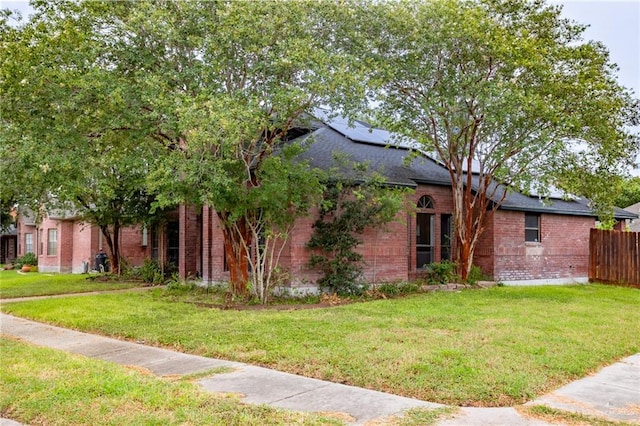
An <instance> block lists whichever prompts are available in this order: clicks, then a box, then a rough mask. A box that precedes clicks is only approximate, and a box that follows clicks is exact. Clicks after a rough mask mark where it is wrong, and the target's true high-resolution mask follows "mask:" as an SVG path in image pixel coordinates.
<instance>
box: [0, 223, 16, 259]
mask: <svg viewBox="0 0 640 426" xmlns="http://www.w3.org/2000/svg"><path fill="white" fill-rule="evenodd" d="M17 254H18V232H17V231H16V228H15V226H13V225H11V226H10V227H9V229H6V230H4V231H0V263H3V264H4V263H10V262H12V261H13V260H15V258H16V257H17Z"/></svg>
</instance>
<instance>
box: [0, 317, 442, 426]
mask: <svg viewBox="0 0 640 426" xmlns="http://www.w3.org/2000/svg"><path fill="white" fill-rule="evenodd" d="M0 332H1V333H2V334H6V335H10V336H13V337H18V338H20V339H22V340H24V341H26V342H29V343H33V344H35V345H39V346H46V347H50V348H54V349H59V350H63V351H66V352H71V353H74V354H79V355H84V356H89V357H92V358H98V359H102V360H105V361H110V362H114V363H117V364H122V365H132V366H138V367H142V368H145V369H147V370H149V371H151V372H153V373H155V374H157V375H159V376H165V375H174V374H192V373H202V372H206V371H208V370H212V369H215V368H219V367H229V368H231V369H233V371H232V372H230V373H222V374H215V375H213V376H211V377H208V378H206V379H202V380H200V382H199V383H200V384H201V385H202V387H203V388H204V389H205V390H208V391H211V392H232V393H239V394H242V395H243V396H244V401H246V402H248V403H256V404H268V405H272V406H276V407H280V408H286V409H289V410H296V411H312V412H320V411H326V412H334V413H343V414H345V415H346V416H345V417H347V418H351V419H353V421H352V422H350V423H351V424H354V425H360V424H366V423H368V422H371V421H374V420H377V419H383V418H386V417H389V416H394V415H400V414H402V413H403V412H404V411H406V410H408V409H411V408H415V407H423V408H439V407H443V405H441V404H434V403H430V402H426V401H420V400H417V399H411V398H405V397H402V396H397V395H391V394H388V393H383V392H377V391H373V390H369V389H362V388H357V387H354V386H347V385H342V384H338V383H331V382H326V381H322V380H317V379H311V378H307V377H302V376H297V375H294V374H289V373H283V372H279V371H275V370H269V369H267V368H262V367H256V366H251V365H247V364H243V363H239V362H233V361H224V360H217V359H213V358H206V357H201V356H195V355H188V354H183V353H180V352H175V351H171V350H167V349H161V348H156V347H151V346H145V345H141V344H138V343H132V342H126V341H122V340H117V339H112V338H108V337H102V336H96V335H92V334H87V333H82V332H78V331H74V330H69V329H65V328H61V327H55V326H52V325H47V324H42V323H38V322H35V321H29V320H26V319H23V318H18V317H14V316H11V315H7V314H2V313H0ZM0 425H2V423H0Z"/></svg>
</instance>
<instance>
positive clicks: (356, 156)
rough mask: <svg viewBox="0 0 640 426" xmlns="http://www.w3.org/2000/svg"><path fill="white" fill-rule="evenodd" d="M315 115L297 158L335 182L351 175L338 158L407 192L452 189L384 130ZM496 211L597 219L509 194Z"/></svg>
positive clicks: (434, 167)
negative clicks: (333, 176)
mask: <svg viewBox="0 0 640 426" xmlns="http://www.w3.org/2000/svg"><path fill="white" fill-rule="evenodd" d="M315 115H316V117H318V118H320V120H322V121H320V122H316V123H314V124H315V125H314V127H316V126H317V128H316V130H314V131H313V132H311V133H308V134H306V135H304V136H301V137H300V138H297V141H298V142H304V143H305V144H307V150H306V151H305V152H304V153H302V154H301V155H300V158H301V159H304V160H307V161H308V162H309V164H310V165H311V166H313V167H317V168H320V169H323V170H329V171H335V173H336V174H337V175H338V176H340V177H345V176H346V177H350V176H349V175H350V174H351V173H352V171H351V170H350V169H349V168H348V167H346V166H345V164H344V161H342V162H341V161H339V160H336V158H342V159H344V160H347V161H348V162H351V163H367V164H368V165H369V170H371V171H375V172H378V173H380V174H382V175H383V176H384V177H385V178H386V180H387V182H388V183H389V184H392V185H400V186H406V187H412V188H415V187H416V186H417V185H418V184H429V185H443V186H450V185H451V179H450V177H449V172H448V171H447V169H446V168H445V167H444V166H442V165H441V164H440V163H438V162H437V161H436V160H434V159H433V158H431V157H429V156H428V155H426V154H424V153H417V152H416V151H412V150H411V149H410V147H411V143H410V142H406V141H405V142H403V143H401V144H400V146H393V145H391V144H393V143H394V142H393V140H392V136H393V135H392V134H391V133H389V132H387V131H385V130H381V129H371V130H368V129H370V127H369V126H368V125H366V124H365V123H361V122H357V121H356V122H352V123H349V124H348V125H345V123H346V121H345V120H344V119H343V118H340V117H339V118H337V119H332V118H331V117H328V116H327V115H326V114H325V115H324V116H323V115H321V114H317V111H316V114H315ZM351 177H353V176H351ZM503 190H504V189H503ZM499 192H500V191H499ZM500 194H501V192H500ZM500 208H501V209H503V210H517V211H528V212H537V213H548V214H563V215H571V216H590V217H596V214H595V213H594V212H593V210H592V209H591V208H590V207H589V200H586V199H584V198H577V199H568V200H564V199H544V198H539V197H537V196H536V197H531V196H527V195H524V194H521V193H519V192H516V191H509V193H508V194H507V197H506V198H505V200H504V202H503V204H502V206H501V207H500ZM614 213H615V218H616V219H634V218H636V217H638V216H637V215H635V214H633V213H631V212H628V211H624V210H622V209H618V208H616V210H615V212H614Z"/></svg>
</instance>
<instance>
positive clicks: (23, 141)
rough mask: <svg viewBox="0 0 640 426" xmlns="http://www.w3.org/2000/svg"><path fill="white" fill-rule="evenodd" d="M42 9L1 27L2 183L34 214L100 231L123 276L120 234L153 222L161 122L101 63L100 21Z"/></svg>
mask: <svg viewBox="0 0 640 426" xmlns="http://www.w3.org/2000/svg"><path fill="white" fill-rule="evenodd" d="M35 6H36V7H38V10H39V13H38V15H37V16H36V17H35V18H34V19H33V20H32V21H30V22H27V23H25V24H24V25H22V26H20V27H18V28H14V27H10V26H8V25H6V21H5V22H3V23H2V25H1V27H0V28H1V31H2V35H3V37H2V40H3V45H2V49H1V50H2V53H0V61H1V62H0V64H1V68H0V70H1V78H0V91H1V93H2V99H3V103H2V105H1V106H0V116H2V121H1V122H0V127H1V128H2V148H1V150H2V160H1V161H2V171H1V172H0V173H1V176H2V181H3V185H5V188H6V190H7V192H11V193H12V194H14V196H13V198H14V201H16V202H18V203H20V204H22V205H26V206H30V207H31V208H32V209H33V210H34V211H40V209H41V208H44V209H45V210H46V211H49V212H51V211H53V210H58V211H59V210H62V211H63V212H64V213H65V214H67V215H70V216H73V217H77V218H79V219H80V220H81V221H84V222H86V223H91V224H94V225H97V226H98V227H99V228H100V230H101V232H102V234H103V236H104V237H105V241H106V244H107V246H108V247H109V252H110V259H111V266H112V269H113V270H114V271H118V272H120V244H119V236H120V232H119V231H120V229H121V228H122V227H125V226H129V225H134V224H140V223H143V222H149V221H150V220H151V219H152V217H153V215H152V214H151V213H150V210H151V204H152V202H153V201H154V199H155V197H154V194H152V193H150V192H149V191H148V190H147V189H146V185H145V183H146V178H147V175H148V174H149V171H150V169H152V168H153V167H154V163H155V162H156V161H157V158H158V156H159V152H160V149H159V148H161V147H160V146H158V145H157V144H156V143H155V142H154V141H153V139H152V138H151V137H149V129H150V128H151V127H150V125H151V124H152V123H150V122H148V121H147V122H145V121H144V119H143V117H141V116H140V115H138V114H137V113H136V112H135V111H134V110H132V109H128V108H130V107H132V105H135V104H137V105H138V106H139V105H140V104H139V99H136V97H135V95H134V94H135V93H136V92H135V91H134V90H133V88H132V85H131V84H130V83H129V82H128V81H127V80H126V79H124V78H123V76H122V75H121V74H118V73H114V72H111V71H112V70H110V69H109V67H108V66H107V65H108V63H107V64H104V63H101V61H103V60H104V54H103V52H104V50H105V49H106V46H105V44H104V43H105V40H100V39H99V38H98V37H93V38H92V37H91V34H92V30H94V28H93V25H94V22H93V20H92V19H94V18H96V15H95V14H94V15H89V14H87V15H83V13H82V12H83V11H84V9H82V8H81V7H80V6H79V5H76V4H72V3H61V4H59V5H52V4H48V3H45V2H40V3H36V4H35ZM3 192H5V190H4V189H3Z"/></svg>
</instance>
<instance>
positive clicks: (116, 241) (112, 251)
mask: <svg viewBox="0 0 640 426" xmlns="http://www.w3.org/2000/svg"><path fill="white" fill-rule="evenodd" d="M100 231H101V232H102V235H103V236H104V239H105V241H106V242H107V247H109V263H110V266H111V271H112V272H113V271H117V273H118V275H120V248H119V247H120V224H119V223H116V224H114V226H113V235H112V234H111V232H110V231H109V227H108V226H106V225H104V226H100Z"/></svg>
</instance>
